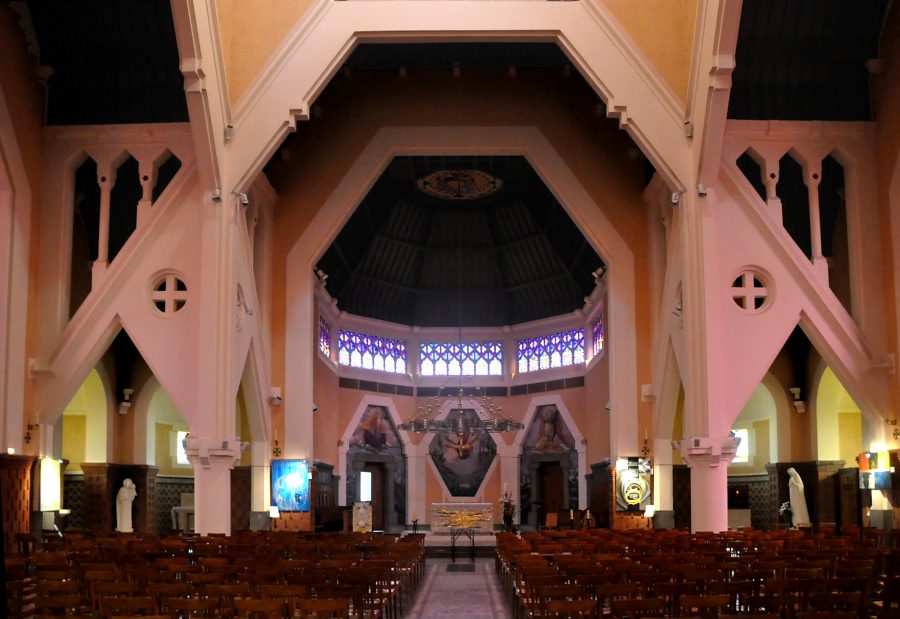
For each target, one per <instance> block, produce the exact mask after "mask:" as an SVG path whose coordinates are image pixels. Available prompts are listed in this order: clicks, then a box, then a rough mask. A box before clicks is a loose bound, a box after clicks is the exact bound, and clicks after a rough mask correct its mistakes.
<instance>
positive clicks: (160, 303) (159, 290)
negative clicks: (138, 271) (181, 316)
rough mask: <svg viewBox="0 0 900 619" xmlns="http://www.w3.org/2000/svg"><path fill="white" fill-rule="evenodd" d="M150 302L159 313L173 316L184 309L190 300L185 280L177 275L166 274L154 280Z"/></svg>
mask: <svg viewBox="0 0 900 619" xmlns="http://www.w3.org/2000/svg"><path fill="white" fill-rule="evenodd" d="M153 282H154V283H153V286H152V288H151V290H150V300H151V301H152V303H153V307H154V308H155V309H156V311H157V312H159V313H160V314H162V315H163V316H172V315H174V314H175V313H177V312H179V311H180V310H181V308H183V307H184V305H185V303H187V300H188V289H187V286H186V285H185V283H184V280H183V279H181V277H180V276H179V275H178V274H176V273H172V272H169V273H164V274H162V275H160V276H158V277H157V278H156V279H154V280H153Z"/></svg>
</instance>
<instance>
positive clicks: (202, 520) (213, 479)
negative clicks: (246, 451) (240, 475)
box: [184, 435, 242, 535]
mask: <svg viewBox="0 0 900 619" xmlns="http://www.w3.org/2000/svg"><path fill="white" fill-rule="evenodd" d="M184 443H185V451H186V452H187V456H188V460H189V461H190V463H191V465H192V466H193V467H194V506H195V510H196V511H195V513H194V530H195V531H196V532H197V533H198V534H199V535H208V534H210V533H224V534H226V535H229V534H231V469H233V468H234V464H235V462H237V461H238V460H240V458H241V450H242V447H241V442H240V441H238V440H235V439H234V438H222V439H212V438H200V437H196V438H194V437H191V436H190V435H189V436H188V438H186V439H185V441H184Z"/></svg>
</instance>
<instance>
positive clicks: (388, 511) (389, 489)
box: [384, 460, 397, 533]
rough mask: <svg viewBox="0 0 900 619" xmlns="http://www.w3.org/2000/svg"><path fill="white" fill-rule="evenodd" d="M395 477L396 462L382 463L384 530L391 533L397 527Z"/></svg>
mask: <svg viewBox="0 0 900 619" xmlns="http://www.w3.org/2000/svg"><path fill="white" fill-rule="evenodd" d="M396 479H397V463H396V462H394V461H393V460H388V461H387V462H385V463H384V530H385V532H386V533H392V532H393V531H395V530H396V529H397V508H396V506H395V503H396V501H395V496H394V487H395V486H396V483H395V480H396Z"/></svg>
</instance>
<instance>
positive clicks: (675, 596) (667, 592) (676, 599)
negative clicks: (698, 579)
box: [652, 582, 697, 617]
mask: <svg viewBox="0 0 900 619" xmlns="http://www.w3.org/2000/svg"><path fill="white" fill-rule="evenodd" d="M652 593H653V595H655V596H658V597H661V598H663V599H664V600H665V601H666V613H665V614H666V616H668V617H677V616H678V613H679V609H680V606H679V603H680V601H681V596H683V595H697V585H696V584H695V583H692V582H659V583H655V584H654V585H653V589H652Z"/></svg>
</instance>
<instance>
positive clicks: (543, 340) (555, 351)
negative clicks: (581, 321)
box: [516, 329, 584, 374]
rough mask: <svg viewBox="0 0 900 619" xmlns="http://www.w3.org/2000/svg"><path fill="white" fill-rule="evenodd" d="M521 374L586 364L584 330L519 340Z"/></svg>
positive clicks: (518, 358) (517, 344)
mask: <svg viewBox="0 0 900 619" xmlns="http://www.w3.org/2000/svg"><path fill="white" fill-rule="evenodd" d="M516 348H517V359H516V361H517V363H518V366H519V373H521V374H524V373H526V372H536V371H538V370H549V369H550V368H561V367H565V366H569V365H576V364H579V363H584V329H572V330H571V331H561V332H559V333H551V334H549V335H541V336H538V337H532V338H528V339H525V340H518V342H517V343H516Z"/></svg>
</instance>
